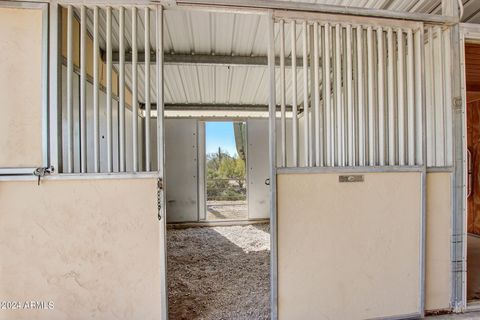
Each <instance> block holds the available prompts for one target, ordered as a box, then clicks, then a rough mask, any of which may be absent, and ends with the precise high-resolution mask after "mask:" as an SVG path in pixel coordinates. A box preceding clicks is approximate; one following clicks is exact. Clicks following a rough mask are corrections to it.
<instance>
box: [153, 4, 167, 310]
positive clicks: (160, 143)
mask: <svg viewBox="0 0 480 320" xmlns="http://www.w3.org/2000/svg"><path fill="white" fill-rule="evenodd" d="M155 29H156V32H155V38H156V51H155V56H156V64H155V72H156V76H157V84H156V85H157V88H156V91H157V170H158V176H159V177H160V179H163V185H165V184H166V182H165V172H164V166H165V140H164V136H165V135H164V124H163V117H164V114H163V112H164V93H163V8H162V6H160V5H157V7H156V10H155ZM159 188H160V186H159ZM159 193H160V196H159V199H158V201H160V203H159V207H160V208H159V212H158V215H159V219H160V225H159V230H160V232H159V242H160V245H162V244H163V250H161V252H160V253H161V254H160V263H159V264H160V275H161V276H160V278H161V280H160V287H161V293H162V299H161V301H160V306H161V310H162V311H161V312H162V313H161V318H160V319H161V320H167V319H168V299H167V297H168V291H167V256H166V253H167V249H166V243H167V237H166V231H167V224H166V217H165V203H166V201H165V187H163V186H162V188H160V190H159Z"/></svg>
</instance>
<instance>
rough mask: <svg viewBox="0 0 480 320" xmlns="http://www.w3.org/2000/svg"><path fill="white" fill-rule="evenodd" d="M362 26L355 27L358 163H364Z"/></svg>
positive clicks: (360, 164)
mask: <svg viewBox="0 0 480 320" xmlns="http://www.w3.org/2000/svg"><path fill="white" fill-rule="evenodd" d="M363 77H364V74H363V28H362V26H358V27H357V99H358V101H357V103H358V165H359V166H364V165H365V106H364V103H365V102H364V86H363Z"/></svg>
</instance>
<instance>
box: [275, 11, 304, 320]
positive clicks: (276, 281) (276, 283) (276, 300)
mask: <svg viewBox="0 0 480 320" xmlns="http://www.w3.org/2000/svg"><path fill="white" fill-rule="evenodd" d="M274 30H275V27H274V20H273V17H272V16H269V22H268V74H269V77H268V79H269V81H268V83H269V85H268V97H269V99H268V100H269V101H268V102H269V107H268V113H269V126H268V128H269V158H270V230H271V231H270V243H271V245H270V250H271V255H270V268H271V269H270V271H271V272H270V316H271V319H273V320H276V319H278V290H277V289H278V276H277V219H276V216H277V206H276V203H277V192H276V188H277V187H276V186H277V172H276V162H277V161H276V159H277V155H276V141H275V140H276V132H275V122H276V119H275V118H276V102H275V33H274ZM305 31H306V29H305ZM292 70H293V71H295V69H292Z"/></svg>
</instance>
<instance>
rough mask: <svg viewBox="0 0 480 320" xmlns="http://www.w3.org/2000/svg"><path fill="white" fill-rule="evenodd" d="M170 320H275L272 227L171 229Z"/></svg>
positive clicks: (169, 247)
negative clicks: (272, 316)
mask: <svg viewBox="0 0 480 320" xmlns="http://www.w3.org/2000/svg"><path fill="white" fill-rule="evenodd" d="M167 243H168V292H169V295H168V299H169V301H168V303H169V317H170V319H172V320H176V319H189V320H190V319H205V320H217V319H225V320H227V319H228V320H235V319H249V320H256V319H269V312H270V306H269V282H270V281H269V268H270V266H269V259H270V252H269V248H270V243H269V225H268V224H258V225H248V226H229V227H202V228H189V229H169V230H168V231H167Z"/></svg>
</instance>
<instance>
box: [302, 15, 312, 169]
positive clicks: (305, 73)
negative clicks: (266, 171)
mask: <svg viewBox="0 0 480 320" xmlns="http://www.w3.org/2000/svg"><path fill="white" fill-rule="evenodd" d="M302 32H303V33H302V39H303V57H302V58H303V129H304V130H303V132H304V134H303V142H304V149H305V150H304V157H305V159H304V165H305V167H308V166H309V165H310V163H309V161H308V160H309V155H310V153H309V151H310V150H309V149H310V148H309V136H310V129H309V122H310V119H309V110H308V49H307V48H308V34H307V21H303V26H302Z"/></svg>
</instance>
